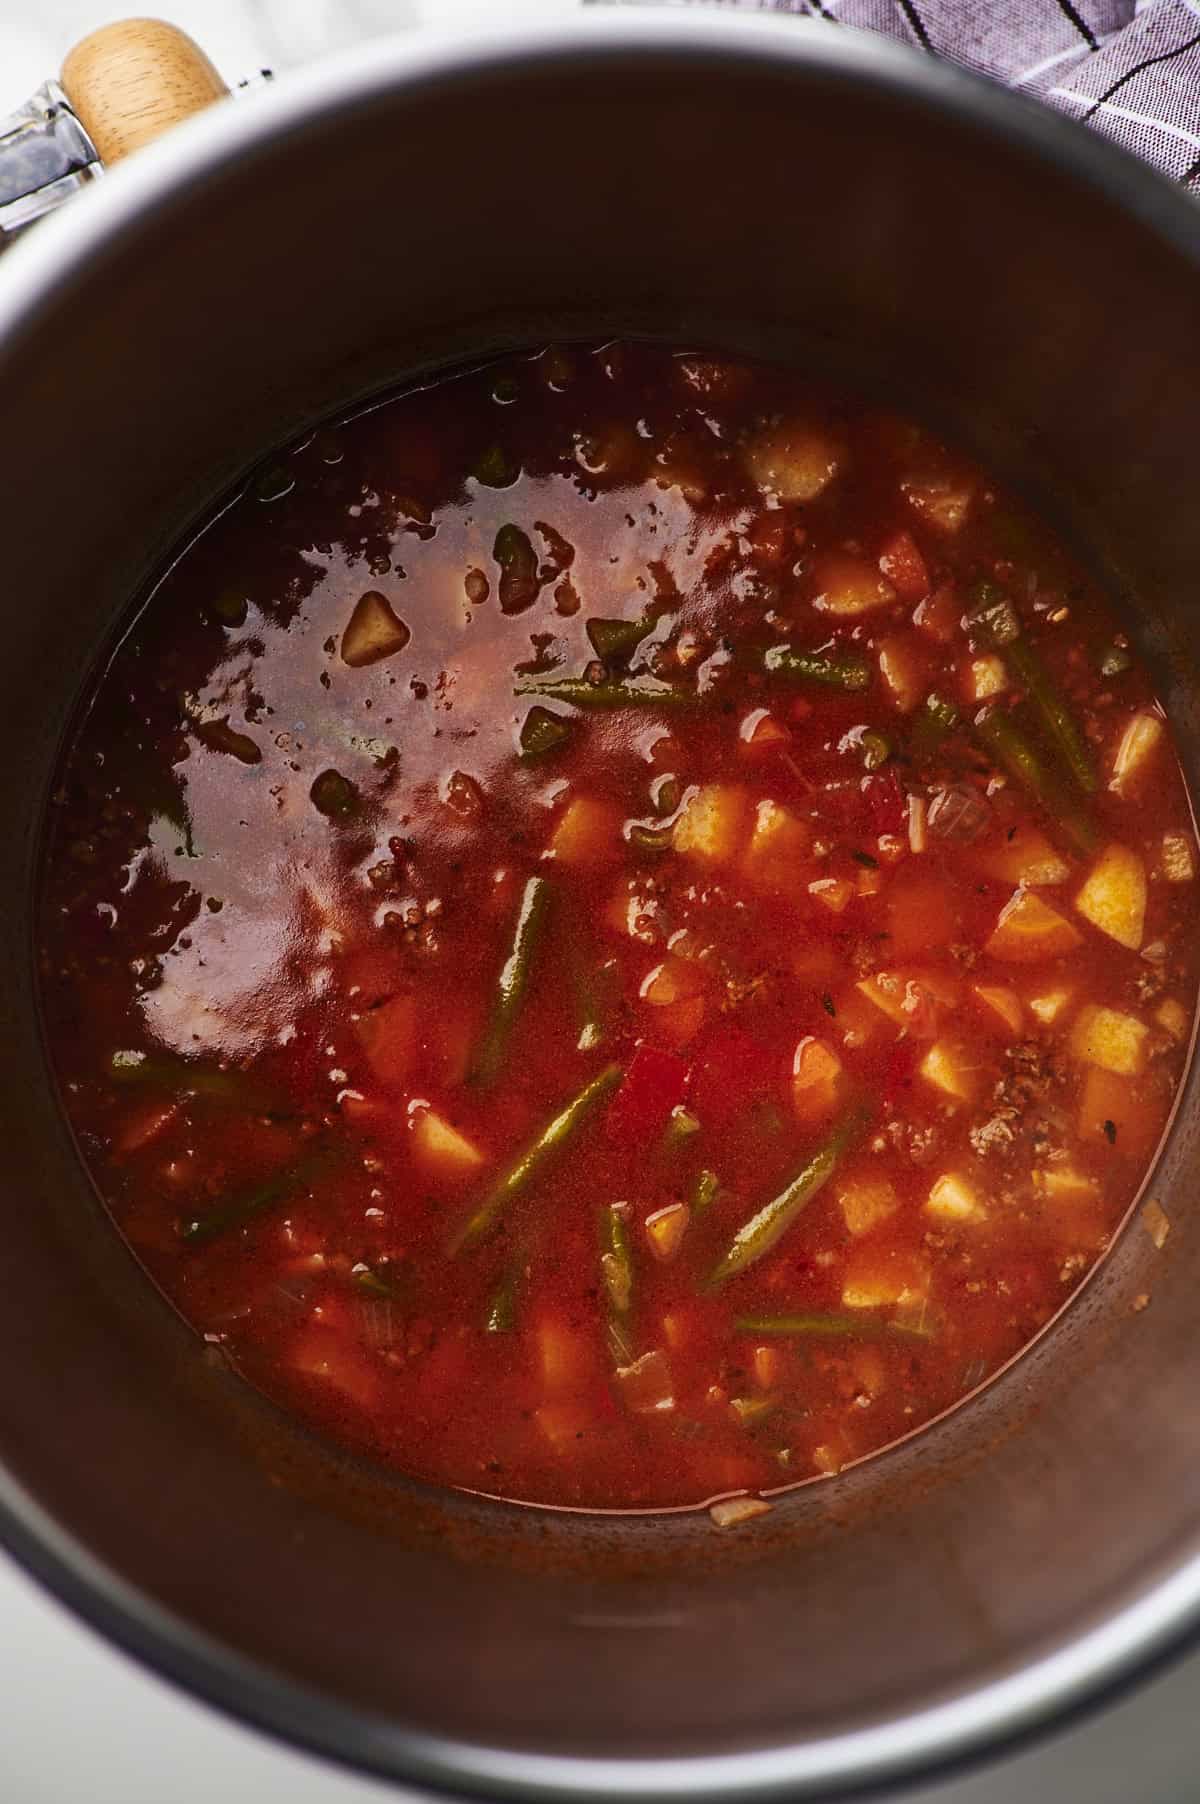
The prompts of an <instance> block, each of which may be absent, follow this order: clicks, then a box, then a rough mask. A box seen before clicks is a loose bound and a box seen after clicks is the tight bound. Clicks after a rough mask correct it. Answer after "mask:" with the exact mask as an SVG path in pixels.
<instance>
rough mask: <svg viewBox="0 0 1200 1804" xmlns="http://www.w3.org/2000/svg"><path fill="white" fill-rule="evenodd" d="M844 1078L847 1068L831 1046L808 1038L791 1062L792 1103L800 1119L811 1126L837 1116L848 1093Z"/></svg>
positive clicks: (812, 1037) (813, 1036) (814, 1038)
mask: <svg viewBox="0 0 1200 1804" xmlns="http://www.w3.org/2000/svg"><path fill="white" fill-rule="evenodd" d="M845 1078H846V1073H845V1067H844V1066H843V1064H842V1061H841V1059H839V1057H838V1055H837V1053H836V1052H835V1051H834V1050H833V1048H832V1046H830V1045H829V1043H828V1042H827V1041H825V1040H818V1039H817V1038H816V1036H815V1035H813V1034H809V1035H806V1037H805V1038H804V1039H803V1040H801V1042H800V1044H799V1045H798V1046H797V1048H796V1053H795V1057H794V1059H793V1061H792V1101H793V1103H794V1105H795V1109H796V1114H797V1115H798V1116H799V1118H800V1120H801V1121H803V1122H804V1123H805V1124H806V1125H811V1124H812V1123H814V1122H818V1121H824V1120H826V1119H827V1118H828V1117H829V1116H830V1115H832V1114H834V1113H835V1111H836V1110H837V1109H838V1108H839V1107H840V1105H841V1101H842V1097H843V1094H844V1092H845Z"/></svg>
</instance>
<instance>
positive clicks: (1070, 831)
mask: <svg viewBox="0 0 1200 1804" xmlns="http://www.w3.org/2000/svg"><path fill="white" fill-rule="evenodd" d="M975 737H976V738H977V739H978V740H979V743H980V744H981V745H982V746H983V748H984V750H985V751H986V752H987V753H988V755H989V756H990V757H991V758H993V759H994V760H995V762H996V763H997V764H998V765H1000V766H1001V768H1002V769H1003V770H1006V771H1007V772H1008V774H1009V776H1010V777H1012V778H1013V779H1014V780H1015V781H1016V782H1018V783H1019V784H1020V785H1021V787H1022V788H1023V789H1027V790H1028V791H1029V793H1030V795H1032V796H1033V797H1034V798H1035V800H1036V801H1038V802H1040V803H1041V805H1042V807H1043V808H1045V809H1046V811H1047V812H1048V813H1049V814H1050V815H1052V816H1053V818H1054V819H1055V820H1056V821H1057V822H1058V824H1059V826H1060V827H1061V828H1062V831H1063V832H1064V833H1065V834H1066V836H1067V838H1068V839H1069V840H1070V841H1071V844H1072V845H1073V846H1074V847H1075V849H1076V851H1079V852H1084V853H1088V852H1093V851H1094V850H1095V848H1096V829H1095V828H1094V826H1093V825H1092V822H1091V820H1090V819H1089V817H1088V815H1087V814H1086V813H1085V812H1084V810H1083V809H1082V808H1081V807H1080V806H1078V805H1077V804H1075V803H1074V802H1072V800H1071V799H1070V798H1069V797H1068V796H1066V795H1064V794H1063V792H1062V786H1061V784H1059V783H1058V782H1056V780H1055V778H1054V775H1053V773H1052V772H1051V771H1050V769H1049V768H1048V767H1047V765H1046V763H1045V761H1044V759H1043V758H1042V757H1041V755H1040V754H1039V753H1038V752H1037V751H1036V750H1035V749H1034V747H1033V746H1032V745H1031V744H1030V742H1029V740H1028V739H1026V737H1025V735H1024V733H1022V731H1021V729H1020V727H1018V726H1017V725H1016V723H1015V722H1014V721H1013V720H1012V719H1011V718H1010V717H1009V716H1008V715H1007V714H1005V713H1004V712H1003V710H1002V709H1000V708H989V709H986V710H985V711H984V712H983V713H982V714H978V715H976V717H975Z"/></svg>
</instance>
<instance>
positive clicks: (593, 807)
mask: <svg viewBox="0 0 1200 1804" xmlns="http://www.w3.org/2000/svg"><path fill="white" fill-rule="evenodd" d="M548 850H549V852H550V854H551V856H552V857H554V858H555V859H556V860H557V861H558V862H559V863H560V864H566V865H572V866H581V867H585V866H588V865H598V864H606V863H608V862H610V861H611V860H612V859H615V858H619V857H620V856H621V850H622V840H621V816H620V812H619V811H618V810H617V809H616V808H614V807H613V805H612V804H611V803H610V802H602V801H600V800H599V799H598V798H597V797H595V796H576V797H575V798H574V800H573V801H571V802H569V803H568V804H567V808H566V812H565V813H564V814H563V815H562V817H561V819H560V820H559V822H558V824H557V826H556V827H555V829H554V832H553V833H552V834H551V836H550V844H549V847H548Z"/></svg>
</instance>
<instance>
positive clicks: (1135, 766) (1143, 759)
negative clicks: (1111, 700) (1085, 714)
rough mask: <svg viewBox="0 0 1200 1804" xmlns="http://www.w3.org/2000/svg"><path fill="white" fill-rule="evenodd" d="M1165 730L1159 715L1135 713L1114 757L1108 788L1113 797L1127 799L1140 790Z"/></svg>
mask: <svg viewBox="0 0 1200 1804" xmlns="http://www.w3.org/2000/svg"><path fill="white" fill-rule="evenodd" d="M1165 732H1166V727H1165V725H1164V723H1163V719H1162V716H1161V715H1159V714H1145V713H1142V714H1135V715H1134V716H1133V717H1132V719H1131V720H1130V722H1129V724H1128V726H1127V727H1126V728H1125V731H1124V732H1123V733H1122V735H1121V740H1120V743H1119V745H1118V746H1117V750H1116V755H1115V757H1114V758H1113V767H1112V776H1111V777H1110V779H1109V784H1108V787H1109V788H1110V789H1111V790H1112V792H1113V794H1114V795H1118V796H1120V797H1121V798H1122V799H1123V800H1126V799H1128V798H1129V797H1130V796H1131V795H1133V794H1135V793H1136V791H1137V790H1138V789H1140V788H1141V785H1142V783H1143V782H1144V780H1145V778H1146V777H1147V776H1148V775H1149V771H1150V765H1151V762H1152V760H1153V758H1154V754H1155V752H1156V751H1157V750H1158V748H1159V746H1160V745H1161V743H1162V739H1163V735H1164V733H1165Z"/></svg>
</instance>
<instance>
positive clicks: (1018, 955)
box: [984, 889, 1082, 965]
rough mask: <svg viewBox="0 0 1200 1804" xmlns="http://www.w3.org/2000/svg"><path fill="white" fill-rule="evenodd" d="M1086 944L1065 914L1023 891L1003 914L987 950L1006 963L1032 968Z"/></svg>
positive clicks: (1007, 905) (1027, 891) (1010, 902)
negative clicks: (1045, 960)
mask: <svg viewBox="0 0 1200 1804" xmlns="http://www.w3.org/2000/svg"><path fill="white" fill-rule="evenodd" d="M1080 944H1082V940H1081V937H1080V935H1079V933H1078V932H1077V931H1076V930H1075V928H1074V927H1072V925H1071V923H1070V921H1068V920H1067V918H1066V916H1065V915H1061V914H1059V912H1058V910H1057V909H1056V908H1051V906H1050V904H1049V903H1048V902H1043V901H1042V898H1041V897H1040V896H1039V895H1037V894H1035V892H1034V891H1033V890H1028V889H1019V890H1017V892H1016V894H1015V895H1014V896H1012V897H1011V899H1010V900H1009V901H1008V902H1006V903H1005V905H1004V907H1003V908H1002V909H1001V911H1000V919H999V920H998V921H997V923H996V926H995V928H994V929H993V931H992V934H991V936H990V938H989V939H988V940H987V942H986V944H985V945H984V951H985V952H986V953H987V954H988V956H989V957H990V958H998V959H1001V960H1002V961H1003V962H1004V963H1006V964H1017V965H1032V964H1039V963H1040V962H1041V961H1042V960H1043V959H1050V958H1062V957H1063V956H1065V954H1066V953H1068V952H1073V951H1074V950H1075V948H1076V946H1078V945H1080Z"/></svg>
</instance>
